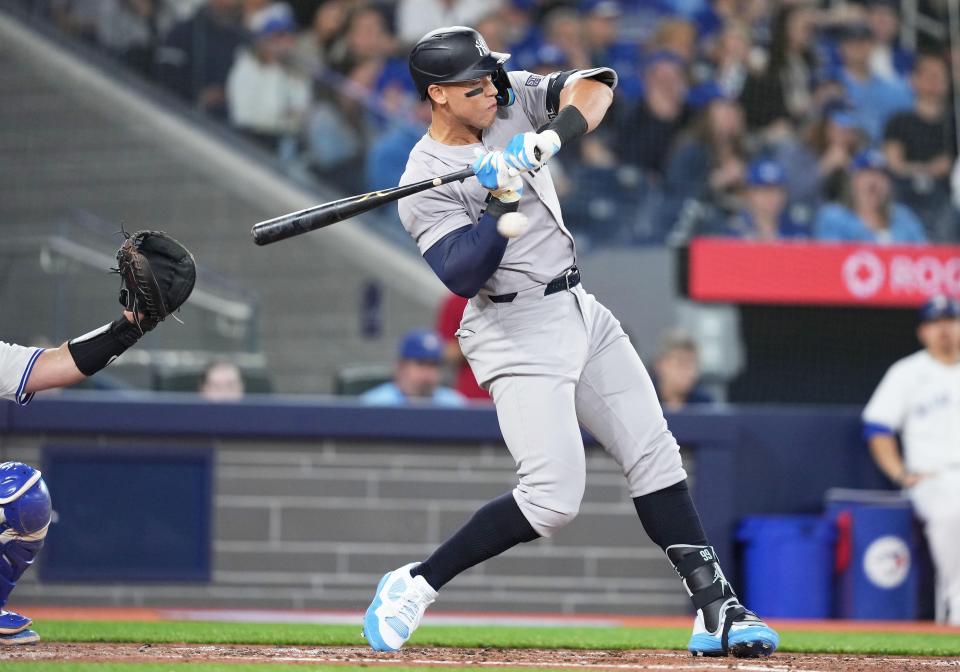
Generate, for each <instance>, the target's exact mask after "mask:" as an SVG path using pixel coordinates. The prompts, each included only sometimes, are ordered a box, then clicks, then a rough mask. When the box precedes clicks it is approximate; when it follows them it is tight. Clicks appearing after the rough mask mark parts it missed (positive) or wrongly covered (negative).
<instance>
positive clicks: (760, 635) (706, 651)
mask: <svg viewBox="0 0 960 672" xmlns="http://www.w3.org/2000/svg"><path fill="white" fill-rule="evenodd" d="M720 614H721V616H720V619H719V622H718V623H717V627H716V629H715V630H713V631H712V632H711V631H709V630H707V628H706V626H705V625H704V620H703V611H698V612H697V618H696V620H695V621H694V622H693V635H692V636H691V637H690V643H689V644H688V645H687V649H688V650H689V651H690V653H692V654H693V655H695V656H726V655H727V654H728V653H730V654H733V655H734V656H735V657H737V658H760V657H763V656H769V655H770V654H771V653H773V652H774V651H776V650H777V645H778V644H780V635H778V634H777V632H776V631H775V630H774V629H773V628H771V627H770V626H769V625H767V624H766V623H764V622H763V621H762V620H760V617H758V616H757V615H756V614H755V613H753V612H752V611H750V610H749V609H745V608H744V607H743V606H742V605H741V604H740V603H739V602H738V601H737V599H736V598H732V599H730V600H728V601H727V602H726V603H724V605H723V606H722V607H721V608H720Z"/></svg>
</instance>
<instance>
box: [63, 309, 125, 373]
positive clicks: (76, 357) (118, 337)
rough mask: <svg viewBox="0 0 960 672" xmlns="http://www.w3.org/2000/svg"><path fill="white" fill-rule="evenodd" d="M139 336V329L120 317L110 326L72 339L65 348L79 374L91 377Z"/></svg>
mask: <svg viewBox="0 0 960 672" xmlns="http://www.w3.org/2000/svg"><path fill="white" fill-rule="evenodd" d="M141 336H143V332H142V331H141V330H140V327H138V326H137V325H135V324H133V323H132V322H130V321H128V320H127V318H125V317H123V316H120V318H119V319H116V320H114V321H113V322H111V323H110V324H105V325H103V326H102V327H100V328H99V329H94V330H93V331H91V332H90V333H89V334H84V335H83V336H78V337H77V338H75V339H73V340H72V341H70V342H69V343H67V348H69V350H70V355H71V356H72V357H73V361H74V363H75V364H76V365H77V369H79V370H80V373H82V374H83V375H85V376H92V375H93V374H95V373H96V372H97V371H99V370H100V369H102V368H104V367H105V366H106V365H107V364H109V363H110V362H112V361H113V360H114V359H116V358H117V357H119V356H120V355H122V354H123V353H124V352H126V350H127V348H129V347H130V346H131V345H133V344H134V343H136V342H137V341H138V340H139V339H140V337H141Z"/></svg>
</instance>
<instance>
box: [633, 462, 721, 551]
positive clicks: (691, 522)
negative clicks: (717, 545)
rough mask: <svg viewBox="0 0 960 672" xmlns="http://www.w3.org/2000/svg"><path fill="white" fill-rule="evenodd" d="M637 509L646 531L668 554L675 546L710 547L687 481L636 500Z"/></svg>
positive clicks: (634, 500) (634, 502)
mask: <svg viewBox="0 0 960 672" xmlns="http://www.w3.org/2000/svg"><path fill="white" fill-rule="evenodd" d="M633 505H634V507H636V509H637V515H638V516H640V524H641V525H643V529H644V531H646V533H647V535H648V536H649V537H650V539H652V540H653V543H655V544H656V545H657V546H659V547H660V548H662V549H663V550H664V552H666V550H667V547H668V546H673V545H675V544H689V545H692V546H706V544H707V537H706V535H705V534H704V533H703V525H702V524H701V523H700V516H699V514H698V513H697V509H696V508H695V507H694V506H693V500H692V499H691V498H690V491H689V490H688V489H687V482H686V480H683V481H680V482H679V483H675V484H673V485H671V486H670V487H669V488H664V489H663V490H657V491H656V492H651V493H650V494H649V495H642V496H640V497H634V498H633Z"/></svg>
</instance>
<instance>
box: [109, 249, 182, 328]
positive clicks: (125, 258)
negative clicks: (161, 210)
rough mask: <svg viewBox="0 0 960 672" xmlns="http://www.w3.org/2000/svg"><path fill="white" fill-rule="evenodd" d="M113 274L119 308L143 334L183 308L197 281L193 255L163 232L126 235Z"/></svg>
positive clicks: (118, 252)
mask: <svg viewBox="0 0 960 672" xmlns="http://www.w3.org/2000/svg"><path fill="white" fill-rule="evenodd" d="M117 272H118V273H119V274H120V279H121V288H120V304H121V305H122V306H123V307H124V308H126V309H127V310H129V311H130V312H132V313H133V314H134V316H136V319H137V320H138V324H139V326H140V327H141V328H142V329H143V330H145V331H146V330H149V329H153V328H154V327H155V326H156V325H157V323H158V322H162V321H163V320H164V319H165V318H166V317H167V315H169V314H170V313H172V312H174V311H175V310H177V309H178V308H179V307H180V306H181V305H183V303H184V302H185V301H186V300H187V298H188V297H189V296H190V292H192V291H193V285H194V283H195V282H196V279H197V267H196V263H195V262H194V259H193V255H192V254H190V251H189V250H188V249H187V248H186V247H184V246H183V245H182V244H181V243H180V242H178V241H177V240H176V239H174V238H172V237H170V236H168V235H167V234H165V233H164V232H163V231H137V232H136V233H133V234H131V235H129V236H128V237H127V239H126V240H124V241H123V245H121V246H120V249H119V250H118V251H117ZM141 315H142V317H141Z"/></svg>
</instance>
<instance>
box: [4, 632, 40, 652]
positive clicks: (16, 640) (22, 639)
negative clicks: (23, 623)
mask: <svg viewBox="0 0 960 672" xmlns="http://www.w3.org/2000/svg"><path fill="white" fill-rule="evenodd" d="M39 641H40V635H38V634H37V633H36V632H35V631H33V630H31V629H30V628H27V629H26V630H21V631H20V632H15V633H13V634H12V635H0V647H2V646H21V645H23V644H36V643H37V642H39Z"/></svg>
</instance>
